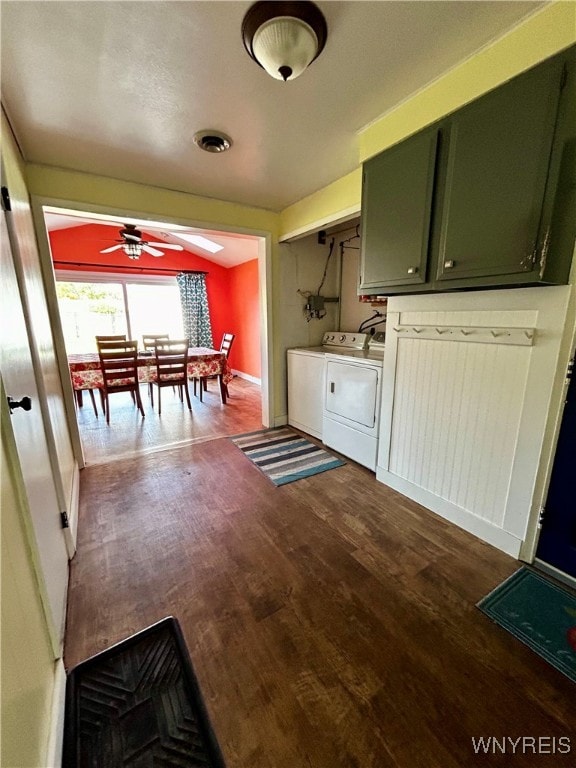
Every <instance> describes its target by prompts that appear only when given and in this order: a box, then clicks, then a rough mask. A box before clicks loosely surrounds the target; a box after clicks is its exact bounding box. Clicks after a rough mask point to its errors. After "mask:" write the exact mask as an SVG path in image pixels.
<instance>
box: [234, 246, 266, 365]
mask: <svg viewBox="0 0 576 768" xmlns="http://www.w3.org/2000/svg"><path fill="white" fill-rule="evenodd" d="M229 272H230V306H231V315H232V317H234V320H235V328H234V329H231V331H230V332H231V333H235V334H236V338H235V339H234V344H233V345H232V351H231V353H230V364H231V366H232V368H236V369H237V370H239V371H243V372H244V373H248V374H250V375H251V376H255V377H256V378H257V379H259V378H260V376H261V365H260V303H259V296H258V294H259V282H258V259H253V260H252V261H246V262H244V263H243V264H239V265H238V266H237V267H232V268H231V269H230V270H229ZM255 339H257V340H258V343H255V342H254V340H255Z"/></svg>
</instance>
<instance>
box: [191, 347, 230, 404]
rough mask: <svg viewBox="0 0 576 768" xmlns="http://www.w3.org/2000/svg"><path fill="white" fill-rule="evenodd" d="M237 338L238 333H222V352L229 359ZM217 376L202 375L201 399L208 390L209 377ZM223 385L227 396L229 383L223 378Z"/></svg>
mask: <svg viewBox="0 0 576 768" xmlns="http://www.w3.org/2000/svg"><path fill="white" fill-rule="evenodd" d="M235 338H236V335H235V334H233V333H224V334H222V341H221V342H220V352H224V357H225V358H226V359H228V355H229V354H230V350H231V349H232V342H233V341H234V339H235ZM215 378H216V376H202V377H200V401H202V390H204V392H207V391H208V379H215ZM222 386H223V387H224V391H225V392H226V397H228V385H227V384H226V383H225V382H224V380H222ZM194 394H196V379H194Z"/></svg>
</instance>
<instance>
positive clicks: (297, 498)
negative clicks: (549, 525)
mask: <svg viewBox="0 0 576 768" xmlns="http://www.w3.org/2000/svg"><path fill="white" fill-rule="evenodd" d="M81 478H82V481H81V516H80V526H79V536H78V551H77V554H76V556H75V558H74V560H73V561H72V564H71V582H70V592H69V609H68V623H67V635H66V649H65V663H66V666H67V668H70V667H71V666H73V665H75V664H77V663H78V662H80V661H82V660H83V659H85V658H87V657H88V656H90V655H92V654H94V653H96V652H98V651H101V650H103V649H104V648H107V647H108V646H110V645H111V644H112V643H115V642H117V641H119V640H121V639H123V638H125V637H127V636H129V635H131V634H132V633H134V632H137V631H138V630H140V629H142V628H144V627H146V626H148V625H150V624H152V623H153V622H155V621H158V620H159V619H161V618H163V617H165V616H167V615H173V616H175V617H176V618H177V619H178V620H179V622H180V624H181V627H182V630H183V633H184V636H185V639H186V642H187V645H188V648H189V652H190V656H191V659H192V663H193V665H194V668H195V671H196V673H197V676H198V679H199V683H200V686H201V689H202V692H203V695H204V699H205V702H206V705H207V708H208V711H209V714H210V717H211V720H212V724H213V726H214V730H215V733H216V736H217V739H218V741H219V743H220V746H221V748H222V751H223V754H224V758H225V760H226V765H227V767H228V768H371V767H373V768H388V767H390V768H467V767H468V766H476V765H478V766H482V765H484V766H486V765H490V766H492V765H496V766H500V765H504V764H506V765H508V766H526V767H527V768H532V767H533V766H550V768H559V767H560V766H568V765H570V766H573V765H574V751H575V750H576V719H575V709H574V703H575V692H576V689H575V687H574V684H573V683H571V682H570V681H569V680H568V679H567V678H566V677H564V676H563V675H562V674H561V673H560V672H558V671H557V670H556V669H554V668H553V667H551V666H550V665H548V664H547V663H546V662H545V661H543V660H542V659H541V658H540V657H539V656H537V655H536V654H535V653H533V652H532V651H530V650H529V649H528V648H527V647H525V646H524V645H522V644H521V643H520V642H519V641H517V640H516V639H515V638H513V637H512V636H511V635H509V634H508V633H507V632H505V631H504V630H502V629H501V628H499V627H498V626H496V625H495V624H493V623H492V622H491V621H490V620H489V619H488V618H487V617H486V616H484V615H483V614H482V613H481V612H480V611H479V610H478V609H477V608H476V607H475V604H476V602H477V601H478V600H479V599H480V598H481V597H483V596H484V595H485V594H487V593H488V592H489V591H490V590H492V589H493V588H494V587H495V586H496V585H497V584H499V583H500V582H501V581H502V580H503V579H504V578H506V577H507V576H508V575H510V574H511V573H512V572H513V571H514V570H515V569H516V568H517V567H518V563H517V562H516V561H515V560H513V559H512V558H510V557H508V556H506V555H504V554H503V553H501V552H499V551H497V550H495V549H494V548H492V547H491V546H489V545H487V544H484V543H483V542H481V541H480V540H478V539H476V538H474V537H473V536H471V535H469V534H467V533H466V532H464V531H462V530H460V529H459V528H457V527H455V526H453V525H451V524H450V523H448V522H446V521H444V520H442V519H441V518H439V517H437V516H436V515H434V514H433V513H432V512H429V511H427V510H425V509H424V508H422V507H420V506H419V505H418V504H416V503H414V502H412V501H410V500H408V499H406V498H405V497H403V496H402V495H400V494H399V493H396V492H395V491H392V490H391V489H389V488H387V487H386V486H384V485H382V484H381V483H378V482H377V481H376V479H375V477H374V475H373V474H372V473H371V472H369V471H368V470H365V469H364V468H362V467H359V466H358V465H356V464H354V463H352V462H348V463H347V464H346V465H345V466H343V467H339V468H337V469H334V470H331V471H329V472H325V473H323V474H320V475H316V476H314V477H311V478H307V479H305V480H300V481H298V482H295V483H292V484H289V485H286V486H283V487H279V488H277V487H275V486H273V485H272V483H270V481H269V480H267V479H266V477H264V475H263V474H262V473H261V472H260V471H259V470H258V469H257V468H256V467H255V466H254V465H252V464H251V463H250V462H249V461H248V460H247V459H246V458H245V456H244V455H243V454H242V452H241V451H240V450H239V449H238V448H237V447H236V446H235V445H234V444H233V443H232V442H231V441H230V440H228V439H225V438H223V439H215V440H211V441H207V442H202V443H197V444H192V445H188V446H184V447H181V448H178V449H174V450H167V451H163V452H160V453H155V454H151V455H143V456H138V457H134V458H131V459H126V460H122V461H117V462H115V463H113V464H102V465H98V466H93V467H88V468H87V469H85V470H83V472H82V475H81ZM480 736H484V737H489V736H494V737H496V738H497V739H499V740H501V739H502V738H503V737H510V738H512V739H517V738H518V737H523V736H526V737H534V738H536V739H537V738H538V737H546V738H548V739H549V741H548V742H546V743H547V744H548V745H551V744H553V743H554V744H558V739H559V737H568V738H569V739H570V743H571V751H572V754H571V755H570V754H560V753H558V752H557V751H556V752H555V753H553V754H552V753H550V754H547V755H546V754H544V755H541V756H536V755H534V754H533V753H531V752H530V750H528V752H527V753H526V752H522V751H520V750H517V751H516V753H515V754H514V755H512V754H510V751H508V753H507V754H498V753H496V754H493V753H488V754H486V753H483V752H481V753H480V754H476V752H475V750H474V744H473V741H472V739H473V738H475V739H478V738H479V737H480ZM553 739H555V740H556V741H552V740H553ZM549 748H550V746H549Z"/></svg>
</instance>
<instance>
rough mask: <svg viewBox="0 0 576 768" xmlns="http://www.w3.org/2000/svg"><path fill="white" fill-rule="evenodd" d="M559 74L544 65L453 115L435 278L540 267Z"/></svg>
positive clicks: (524, 271) (556, 68) (557, 68)
mask: <svg viewBox="0 0 576 768" xmlns="http://www.w3.org/2000/svg"><path fill="white" fill-rule="evenodd" d="M562 73H563V66H562V64H561V63H556V64H555V66H545V67H541V68H539V69H537V70H535V71H533V72H530V73H528V74H527V75H523V76H521V77H518V78H516V79H515V80H513V81H511V82H510V83H507V84H506V85H504V86H502V87H501V88H499V89H497V90H496V91H494V92H492V93H490V94H488V95H487V96H485V97H483V98H481V99H479V100H478V101H477V102H475V103H474V104H472V105H471V106H470V107H467V108H465V109H463V110H461V111H460V112H458V113H457V114H456V115H454V116H453V117H452V119H451V121H450V132H449V139H448V152H447V166H446V179H445V184H444V186H443V191H444V197H443V200H442V205H441V214H440V225H439V240H440V242H439V249H438V260H437V268H436V275H435V278H436V280H438V281H449V280H460V279H463V278H482V277H490V278H492V277H493V278H499V277H501V276H503V275H521V276H522V277H523V278H525V277H526V274H527V273H531V272H534V270H535V269H536V268H537V260H538V252H539V245H540V244H539V243H538V233H539V226H540V216H541V212H542V203H543V199H544V192H545V189H546V180H547V176H548V167H549V161H550V152H551V148H552V140H553V137H554V127H555V124H556V113H557V108H558V98H559V95H560V87H561V79H562ZM531 279H532V278H531ZM497 282H498V281H497Z"/></svg>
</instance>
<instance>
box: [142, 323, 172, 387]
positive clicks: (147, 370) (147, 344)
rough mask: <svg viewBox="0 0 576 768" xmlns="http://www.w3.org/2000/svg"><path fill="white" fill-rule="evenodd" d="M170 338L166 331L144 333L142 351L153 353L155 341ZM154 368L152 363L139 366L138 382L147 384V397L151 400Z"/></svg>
mask: <svg viewBox="0 0 576 768" xmlns="http://www.w3.org/2000/svg"><path fill="white" fill-rule="evenodd" d="M169 338H170V336H169V334H167V333H145V334H143V336H142V348H143V350H144V352H150V353H152V355H153V354H154V350H155V347H156V342H157V341H167V340H168V339H169ZM155 373H156V372H155V369H154V367H153V366H152V365H143V366H141V368H140V383H141V384H148V397H149V398H150V399H151V400H153V398H154V395H153V394H152V382H153V380H154V378H155Z"/></svg>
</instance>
